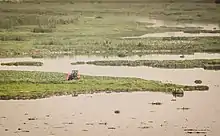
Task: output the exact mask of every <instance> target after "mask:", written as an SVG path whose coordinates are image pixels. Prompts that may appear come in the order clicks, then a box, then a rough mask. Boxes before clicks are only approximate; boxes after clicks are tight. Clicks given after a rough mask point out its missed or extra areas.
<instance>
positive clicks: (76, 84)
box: [0, 70, 209, 99]
mask: <svg viewBox="0 0 220 136" xmlns="http://www.w3.org/2000/svg"><path fill="white" fill-rule="evenodd" d="M65 78H66V74H65V73H55V72H37V71H29V72H28V71H10V70H1V71H0V98H1V99H37V98H45V97H49V96H53V95H68V94H69V95H70V94H80V93H83V94H84V93H98V92H109V91H112V92H134V91H153V92H166V93H183V92H184V91H207V90H208V89H209V87H208V86H205V85H198V86H186V85H177V84H170V83H162V82H160V81H152V80H144V79H140V78H123V77H104V76H86V75H82V76H81V79H80V80H72V81H66V80H65Z"/></svg>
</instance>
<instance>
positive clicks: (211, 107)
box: [0, 55, 220, 136]
mask: <svg viewBox="0 0 220 136" xmlns="http://www.w3.org/2000/svg"><path fill="white" fill-rule="evenodd" d="M157 57H158V56H157ZM177 57H178V55H177V56H176V57H174V58H177ZM215 57H216V56H215ZM162 58H163V57H161V56H160V57H158V59H162ZM164 58H166V57H164ZM186 58H187V57H186ZM188 58H190V57H188ZM93 59H94V58H93ZM167 59H168V57H167ZM178 59H179V58H178ZM26 60H28V58H26ZM29 60H32V59H31V58H29ZM39 60H42V59H39ZM73 60H75V61H82V60H84V61H88V58H87V57H84V58H81V57H79V58H78V57H77V58H74V59H69V58H65V57H64V58H60V59H44V60H42V61H43V62H44V65H43V66H42V67H33V66H17V67H16V66H0V69H1V70H3V69H4V70H28V71H33V70H37V71H48V72H49V71H54V72H69V71H71V70H72V69H79V71H80V73H81V74H87V75H96V76H98V75H104V76H119V77H120V76H123V77H140V78H144V79H151V80H160V81H163V82H172V83H179V84H187V85H195V84H194V80H196V79H200V80H202V81H203V84H207V85H208V86H209V87H210V89H209V91H206V92H186V93H185V94H184V96H183V97H181V98H179V97H178V98H174V97H173V96H172V95H168V94H164V93H154V92H135V93H112V94H106V93H100V94H88V95H79V96H78V97H71V96H60V97H51V98H46V99H40V100H19V101H17V100H9V101H4V100H1V101H0V107H1V109H4V110H1V111H0V136H18V135H22V136H39V135H49V136H52V135H65V136H72V135H80V136H96V135H97V134H99V135H103V136H115V135H126V136H133V135H138V136H146V135H161V134H163V135H164V136H176V135H178V136H186V135H189V134H187V133H186V132H185V131H184V129H187V128H188V129H208V130H210V131H207V133H206V134H191V135H198V136H200V135H201V136H204V135H207V136H218V134H219V133H220V130H219V126H220V106H219V105H218V104H219V103H220V99H219V96H220V92H219V86H220V78H219V77H220V71H205V70H203V69H184V70H181V69H175V70H174V69H159V68H148V67H111V66H93V65H78V66H73V65H70V63H71V62H73ZM90 60H91V59H90ZM97 60H99V58H97ZM3 61H4V62H6V61H8V62H11V61H24V59H19V58H16V59H1V62H3ZM64 78H65V77H64ZM172 99H176V101H171V100H172ZM151 102H162V105H151V104H149V103H151ZM182 107H185V108H190V109H189V110H182V109H180V110H178V108H182ZM115 110H119V111H120V114H115V113H114V111H115ZM15 111H16V112H15ZM35 117H36V118H37V119H36V120H28V118H35ZM105 123H106V125H105ZM18 128H20V129H21V130H18ZM111 128H115V129H111ZM6 130H8V131H6ZM23 130H26V131H29V132H22V131H23Z"/></svg>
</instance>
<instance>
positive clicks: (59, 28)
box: [0, 0, 220, 57]
mask: <svg viewBox="0 0 220 136" xmlns="http://www.w3.org/2000/svg"><path fill="white" fill-rule="evenodd" d="M219 13H220V6H219V5H216V4H214V3H211V2H210V1H209V2H208V1H205V0H199V1H198V0H191V1H189V0H188V1H183V0H177V1H176V0H175V1H173V2H171V1H169V0H165V1H161V0H160V1H159V0H158V1H157V0H156V1H152V0H139V1H135V0H132V1H129V0H120V1H116V0H97V1H93V0H91V1H90V0H87V1H85V0H83V1H79V0H78V1H76V0H74V1H72V0H64V1H62V0H37V1H33V0H24V1H20V3H13V2H3V3H1V4H0V18H1V19H0V57H18V56H33V57H46V56H56V55H85V54H98V55H109V56H110V55H116V56H126V55H144V54H146V53H182V52H183V53H194V52H220V46H219V45H220V40H219V39H220V38H219V37H200V38H182V37H180V38H179V39H177V38H176V39H175V38H173V39H172V38H170V39H169V38H146V39H136V40H135V39H133V40H123V39H120V37H125V36H140V35H143V34H146V33H156V32H168V31H172V32H175V31H184V32H187V33H199V32H205V33H207V32H211V33H219V30H213V31H206V30H201V29H202V28H200V27H198V26H196V25H195V26H194V27H187V26H186V27H184V26H182V27H175V26H165V25H164V26H163V25H162V26H159V27H152V25H154V23H152V22H150V21H149V20H148V19H149V18H150V19H160V20H165V21H174V22H178V23H189V24H193V23H215V24H220V14H219ZM57 52H59V53H57Z"/></svg>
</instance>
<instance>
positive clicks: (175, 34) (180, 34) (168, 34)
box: [122, 32, 220, 39]
mask: <svg viewBox="0 0 220 136" xmlns="http://www.w3.org/2000/svg"><path fill="white" fill-rule="evenodd" d="M215 36H220V33H184V32H164V33H149V34H144V35H141V36H131V37H122V39H137V38H148V37H215Z"/></svg>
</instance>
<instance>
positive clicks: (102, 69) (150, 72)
mask: <svg viewBox="0 0 220 136" xmlns="http://www.w3.org/2000/svg"><path fill="white" fill-rule="evenodd" d="M72 69H78V70H79V72H80V74H84V75H92V76H116V77H139V78H143V79H148V80H159V81H162V82H168V83H178V84H190V85H194V80H196V79H200V80H202V81H203V83H204V84H210V83H212V84H217V83H219V82H220V79H219V77H220V71H209V70H203V69H163V68H150V67H145V66H141V67H126V66H118V67H114V66H94V65H71V64H70V62H68V61H66V62H65V61H63V62H59V63H57V61H49V62H48V63H45V64H44V65H43V66H41V67H35V66H0V70H24V71H46V72H64V73H68V72H70V71H72ZM64 78H65V77H64ZM211 80H213V82H211Z"/></svg>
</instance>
